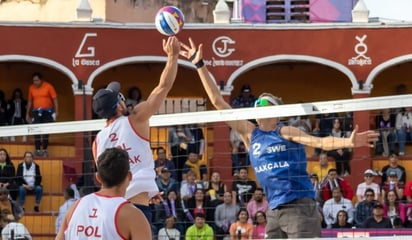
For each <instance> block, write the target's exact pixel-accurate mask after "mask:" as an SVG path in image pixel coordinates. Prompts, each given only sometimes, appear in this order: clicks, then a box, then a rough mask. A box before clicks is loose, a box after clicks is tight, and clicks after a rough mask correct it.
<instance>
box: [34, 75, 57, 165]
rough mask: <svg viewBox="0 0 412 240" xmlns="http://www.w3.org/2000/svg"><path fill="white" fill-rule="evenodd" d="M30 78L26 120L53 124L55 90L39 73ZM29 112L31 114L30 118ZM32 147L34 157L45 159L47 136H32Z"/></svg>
mask: <svg viewBox="0 0 412 240" xmlns="http://www.w3.org/2000/svg"><path fill="white" fill-rule="evenodd" d="M32 77H33V84H32V85H30V87H29V96H28V99H27V100H28V102H27V113H26V120H27V122H32V123H34V124H36V123H48V122H54V121H55V120H56V118H57V116H58V115H59V105H58V101H57V93H56V90H55V89H54V87H53V85H51V84H50V83H48V82H46V81H44V80H43V76H42V74H41V73H39V72H35V73H33V75H32ZM30 110H31V113H32V116H31V117H30ZM32 119H33V121H32ZM34 145H35V147H36V151H35V153H34V155H35V156H45V157H47V156H48V152H47V146H48V145H49V135H48V134H45V135H34ZM41 147H43V148H41Z"/></svg>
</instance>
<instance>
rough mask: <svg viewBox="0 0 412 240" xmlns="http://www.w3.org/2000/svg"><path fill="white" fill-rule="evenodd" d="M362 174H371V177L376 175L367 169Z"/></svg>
mask: <svg viewBox="0 0 412 240" xmlns="http://www.w3.org/2000/svg"><path fill="white" fill-rule="evenodd" d="M363 174H365V175H366V174H371V175H373V176H376V175H377V174H376V172H375V171H373V170H372V169H367V170H366V171H365V172H364V173H363Z"/></svg>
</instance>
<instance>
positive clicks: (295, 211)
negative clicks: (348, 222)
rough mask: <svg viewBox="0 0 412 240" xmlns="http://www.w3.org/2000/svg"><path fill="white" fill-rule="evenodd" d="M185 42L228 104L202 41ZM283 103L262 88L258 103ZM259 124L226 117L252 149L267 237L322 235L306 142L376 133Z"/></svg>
mask: <svg viewBox="0 0 412 240" xmlns="http://www.w3.org/2000/svg"><path fill="white" fill-rule="evenodd" d="M189 43H190V46H187V45H186V44H183V43H181V46H182V49H183V51H181V52H180V54H181V55H182V56H184V57H186V58H187V59H189V61H191V62H192V63H193V64H195V66H196V67H197V71H198V74H199V76H200V79H201V81H202V83H203V86H204V88H205V90H206V92H207V94H208V96H209V98H210V101H211V103H212V104H213V105H214V106H215V108H217V109H219V110H220V109H230V108H231V106H230V105H229V104H228V103H227V102H226V101H225V100H224V99H223V97H222V95H221V93H220V91H219V89H218V88H217V86H216V84H215V83H214V82H213V80H212V78H211V77H210V76H209V72H208V70H207V68H206V66H205V65H204V63H203V60H202V57H203V56H202V53H203V52H202V45H201V44H200V45H199V46H196V45H195V44H194V43H193V41H192V40H191V39H189ZM280 104H282V100H281V99H280V98H278V97H275V96H273V95H272V94H269V93H263V94H261V95H260V96H259V98H258V99H257V100H256V102H255V107H265V106H273V105H280ZM256 122H257V124H258V126H257V127H256V125H255V124H254V123H252V122H250V121H247V120H239V121H228V122H227V124H228V125H229V126H230V127H231V128H232V129H235V130H236V131H237V132H239V134H240V135H241V137H242V140H243V142H244V143H245V145H246V147H247V149H248V150H249V156H250V162H251V165H252V166H253V168H254V170H255V173H256V178H257V180H258V181H259V183H260V185H261V186H262V188H263V189H264V192H265V194H266V196H267V200H268V202H269V207H270V209H271V210H269V211H268V212H267V225H266V234H267V238H269V239H271V238H309V237H320V236H321V220H320V216H319V212H318V210H317V207H316V202H315V200H314V199H315V193H314V190H313V186H312V185H311V182H310V179H309V174H308V173H307V171H306V167H307V159H306V153H305V145H307V146H311V147H314V148H321V149H324V150H333V149H340V148H353V147H362V146H373V142H376V141H377V140H378V135H379V134H378V133H375V132H373V131H365V132H362V133H357V130H358V127H357V126H356V127H355V130H354V131H353V132H352V134H351V136H350V137H349V138H335V137H322V138H319V137H314V136H311V135H309V134H307V133H306V132H304V131H302V130H300V129H299V128H296V127H291V126H282V124H281V123H279V122H278V118H275V117H274V118H266V119H256Z"/></svg>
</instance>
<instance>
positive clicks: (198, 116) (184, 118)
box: [0, 94, 412, 137]
mask: <svg viewBox="0 0 412 240" xmlns="http://www.w3.org/2000/svg"><path fill="white" fill-rule="evenodd" d="M411 106H412V94H405V95H397V96H384V97H368V98H359V99H346V100H333V101H321V102H312V103H299V104H285V105H279V106H270V107H264V108H241V109H227V110H212V111H199V112H186V113H174V114H159V115H155V116H153V117H152V118H151V119H150V126H151V127H165V126H172V125H179V124H193V123H211V122H222V121H234V120H245V119H250V118H251V116H253V118H254V119H258V118H271V117H289V116H304V115H315V114H325V113H340V112H356V111H365V110H379V109H386V108H400V107H411ZM245 112H247V113H248V114H245ZM105 124H106V120H105V119H100V120H83V121H67V122H55V123H43V124H28V125H16V126H5V127H0V137H9V136H24V135H36V134H46V133H48V134H55V133H75V132H84V131H98V130H101V129H102V128H103V127H104V126H105Z"/></svg>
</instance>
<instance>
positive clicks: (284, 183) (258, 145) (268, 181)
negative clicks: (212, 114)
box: [249, 126, 315, 209]
mask: <svg viewBox="0 0 412 240" xmlns="http://www.w3.org/2000/svg"><path fill="white" fill-rule="evenodd" d="M279 131H280V126H279V127H277V128H276V129H275V130H273V131H268V132H267V131H262V130H260V129H259V128H256V129H255V130H253V132H252V138H251V144H250V149H249V156H250V162H251V165H252V166H253V169H254V170H255V174H256V178H257V180H258V181H259V183H260V185H261V186H262V188H263V190H264V192H265V194H266V197H267V200H268V202H269V206H270V209H274V208H276V207H278V206H279V205H282V204H285V203H289V202H291V201H293V200H297V199H300V198H303V197H310V198H312V199H314V198H315V192H314V190H313V186H312V183H311V182H310V179H309V174H308V173H307V170H306V165H307V159H306V152H305V147H304V146H303V145H302V144H298V143H295V142H291V141H288V140H286V139H284V138H282V137H281V136H280V132H279Z"/></svg>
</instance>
